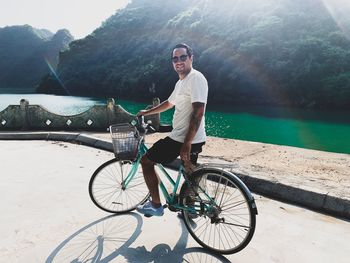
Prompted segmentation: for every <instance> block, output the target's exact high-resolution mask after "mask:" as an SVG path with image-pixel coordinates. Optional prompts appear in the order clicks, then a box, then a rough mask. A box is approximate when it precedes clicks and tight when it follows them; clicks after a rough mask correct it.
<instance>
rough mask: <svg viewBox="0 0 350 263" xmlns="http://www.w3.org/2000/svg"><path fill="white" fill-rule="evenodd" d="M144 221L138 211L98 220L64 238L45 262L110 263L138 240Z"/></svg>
mask: <svg viewBox="0 0 350 263" xmlns="http://www.w3.org/2000/svg"><path fill="white" fill-rule="evenodd" d="M142 224H143V221H142V218H141V216H140V215H138V214H136V213H128V214H122V215H108V216H106V217H103V218H101V219H98V220H96V221H94V222H92V223H90V224H88V225H86V226H85V227H83V228H81V229H79V230H78V231H76V232H75V233H73V234H72V235H70V236H69V237H68V238H66V239H65V240H64V241H62V243H61V244H59V245H58V246H57V248H55V249H54V250H53V251H52V252H51V254H50V255H49V256H48V258H47V259H46V261H45V263H53V262H74V263H79V262H110V261H111V260H113V259H114V258H116V257H117V256H119V255H121V254H122V252H123V250H125V249H126V248H128V247H129V246H130V245H131V244H132V243H133V242H134V241H135V240H136V238H137V237H138V236H139V235H140V233H141V228H142Z"/></svg>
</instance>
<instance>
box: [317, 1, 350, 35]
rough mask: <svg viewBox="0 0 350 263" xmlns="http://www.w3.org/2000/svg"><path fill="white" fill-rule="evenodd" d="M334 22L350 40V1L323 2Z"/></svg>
mask: <svg viewBox="0 0 350 263" xmlns="http://www.w3.org/2000/svg"><path fill="white" fill-rule="evenodd" d="M322 2H323V4H324V5H325V7H326V8H327V10H328V12H329V13H330V14H331V15H332V17H333V19H334V21H335V22H336V23H337V25H338V26H339V28H340V29H341V30H342V31H343V33H344V35H345V36H346V37H347V38H348V39H350V16H349V14H350V1H349V0H322Z"/></svg>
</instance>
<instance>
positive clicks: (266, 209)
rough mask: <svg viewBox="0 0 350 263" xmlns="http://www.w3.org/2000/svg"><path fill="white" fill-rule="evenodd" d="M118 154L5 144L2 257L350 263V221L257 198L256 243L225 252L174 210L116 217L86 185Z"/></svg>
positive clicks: (0, 192) (0, 188)
mask: <svg viewBox="0 0 350 263" xmlns="http://www.w3.org/2000/svg"><path fill="white" fill-rule="evenodd" d="M235 143H238V144H239V142H235ZM205 151H206V152H207V151H210V147H209V148H208V149H206V150H205ZM112 156H113V155H112V154H111V153H107V152H104V151H100V150H97V149H94V148H91V147H85V146H81V145H76V144H70V143H61V142H46V141H0V159H1V160H2V162H1V184H0V196H1V199H0V200H1V207H2V213H1V214H0V233H1V240H0V258H1V260H0V261H1V262H7V263H9V262H16V263H17V262H26V263H31V262H35V263H37V262H133V263H134V262H136V263H137V262H195V263H197V262H241V263H244V262H293V263H294V262H318V263H322V262H334V260H336V262H338V263H345V262H348V259H349V258H348V248H349V247H348V241H349V240H350V223H349V222H348V221H344V220H339V219H335V218H333V217H329V216H325V215H322V214H318V213H314V212H311V211H308V210H305V209H302V208H299V207H296V206H291V205H287V204H284V203H280V202H276V201H272V200H270V199H266V198H264V197H261V196H258V195H256V196H255V198H256V201H257V206H258V209H259V215H258V217H257V227H256V232H255V235H254V237H253V240H252V241H251V243H250V244H249V245H248V247H247V248H245V249H244V250H243V251H241V252H240V253H238V254H235V255H229V256H226V257H221V256H215V255H212V254H210V253H207V252H205V251H204V250H202V249H199V248H198V247H199V245H198V244H197V243H196V242H195V241H194V240H193V239H192V237H190V236H189V235H188V233H187V231H186V229H185V227H184V225H183V223H182V221H181V220H179V218H178V217H177V216H176V215H175V214H174V213H170V212H169V211H166V213H165V216H163V217H161V218H150V219H146V218H144V217H142V216H140V215H139V214H137V213H130V214H125V215H120V216H113V217H111V216H109V214H107V213H105V212H103V211H100V210H99V209H98V208H97V207H95V206H94V205H93V203H92V202H91V201H90V199H89V196H88V191H87V186H88V181H89V178H90V176H91V174H92V173H93V171H94V170H95V169H96V168H97V167H98V166H99V165H100V164H101V163H103V162H104V161H106V160H108V159H110V158H111V157H112ZM94 260H95V261H94Z"/></svg>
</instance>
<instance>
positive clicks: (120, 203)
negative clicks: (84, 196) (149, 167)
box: [89, 159, 149, 213]
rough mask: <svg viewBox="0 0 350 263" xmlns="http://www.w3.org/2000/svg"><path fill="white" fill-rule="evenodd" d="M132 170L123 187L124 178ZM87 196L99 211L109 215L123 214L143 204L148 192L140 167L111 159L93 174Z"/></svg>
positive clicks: (129, 162) (128, 162)
mask: <svg viewBox="0 0 350 263" xmlns="http://www.w3.org/2000/svg"><path fill="white" fill-rule="evenodd" d="M136 166H137V167H136ZM132 169H135V175H134V177H133V178H132V180H131V181H130V182H129V184H128V185H127V186H125V185H124V181H125V178H126V177H127V176H128V175H129V173H130V171H132ZM89 195H90V198H91V200H92V202H93V203H94V204H95V205H96V206H97V207H99V208H100V209H102V210H104V211H107V212H110V213H124V212H128V211H131V210H133V209H135V208H136V207H137V206H138V205H139V204H142V203H143V202H145V201H146V200H147V198H148V197H149V191H148V188H147V186H146V183H145V180H144V177H143V174H142V169H141V167H140V165H138V164H136V163H133V162H131V161H120V160H117V159H112V160H109V161H107V162H105V163H104V164H102V165H101V166H100V167H99V168H97V170H96V171H95V172H94V173H93V175H92V177H91V179H90V182H89Z"/></svg>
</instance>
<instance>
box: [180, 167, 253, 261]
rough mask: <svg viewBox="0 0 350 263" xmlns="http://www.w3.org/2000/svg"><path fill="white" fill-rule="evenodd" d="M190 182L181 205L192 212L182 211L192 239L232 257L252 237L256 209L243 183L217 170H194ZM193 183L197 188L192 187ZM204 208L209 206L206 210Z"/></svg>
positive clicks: (183, 189)
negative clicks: (190, 208)
mask: <svg viewBox="0 0 350 263" xmlns="http://www.w3.org/2000/svg"><path fill="white" fill-rule="evenodd" d="M191 182H193V183H188V182H185V183H184V184H183V185H182V187H181V191H180V201H181V203H182V205H183V206H184V207H185V208H186V207H187V208H188V207H192V211H190V210H189V209H183V210H182V215H183V220H184V223H185V225H186V228H187V230H188V231H189V233H190V234H191V236H192V237H193V238H194V239H195V240H196V241H197V242H198V243H199V244H200V245H201V246H202V247H204V248H207V249H209V250H211V251H213V252H215V253H220V254H233V253H236V252H238V251H240V250H242V249H243V248H245V247H246V246H247V245H248V243H249V242H250V241H251V239H252V237H253V235H254V231H255V225H256V214H257V209H256V206H255V202H254V198H253V196H252V195H251V193H250V191H249V190H248V188H247V187H246V186H245V185H244V183H243V182H242V181H241V180H240V179H239V178H238V177H236V176H235V175H233V174H232V173H229V172H226V171H223V170H220V169H216V168H204V169H199V170H197V171H195V172H194V173H193V174H192V175H191ZM195 184H196V185H199V186H195V187H193V185H195ZM204 191H205V193H206V194H207V195H208V196H209V197H210V198H211V199H212V200H214V201H215V203H216V204H213V202H212V201H210V199H209V198H208V197H207V196H206V194H205V193H204ZM205 205H206V206H207V207H209V209H208V210H207V211H205V210H204V208H203V207H204V206H205ZM193 208H195V210H196V211H195V212H194V210H193ZM194 213H195V214H194Z"/></svg>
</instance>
